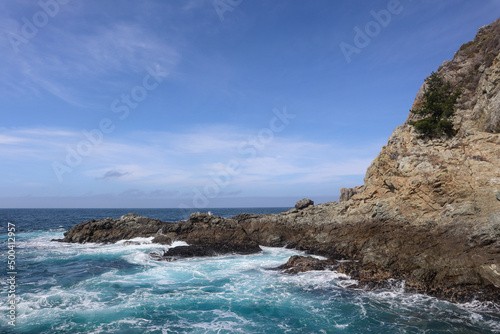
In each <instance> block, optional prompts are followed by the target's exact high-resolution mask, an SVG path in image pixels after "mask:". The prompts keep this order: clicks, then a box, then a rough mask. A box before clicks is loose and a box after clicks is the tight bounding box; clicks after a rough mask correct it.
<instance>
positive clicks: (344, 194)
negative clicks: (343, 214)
mask: <svg viewBox="0 0 500 334" xmlns="http://www.w3.org/2000/svg"><path fill="white" fill-rule="evenodd" d="M361 191H363V186H357V187H354V188H341V189H340V197H339V202H346V201H348V200H349V199H350V198H351V197H352V196H354V195H356V194H357V193H360V192H361Z"/></svg>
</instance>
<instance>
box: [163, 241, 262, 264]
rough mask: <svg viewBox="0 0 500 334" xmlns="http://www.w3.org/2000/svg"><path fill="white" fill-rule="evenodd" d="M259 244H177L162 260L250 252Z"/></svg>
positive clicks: (253, 251)
mask: <svg viewBox="0 0 500 334" xmlns="http://www.w3.org/2000/svg"><path fill="white" fill-rule="evenodd" d="M260 251H261V249H260V247H259V246H254V245H251V246H249V245H240V246H235V245H229V246H228V245H227V244H222V245H213V244H212V245H205V246H199V245H190V246H177V247H174V248H170V249H169V250H168V251H166V252H165V253H164V254H163V256H162V260H167V261H172V260H175V259H178V258H189V257H203V256H217V255H225V254H252V253H256V252H260Z"/></svg>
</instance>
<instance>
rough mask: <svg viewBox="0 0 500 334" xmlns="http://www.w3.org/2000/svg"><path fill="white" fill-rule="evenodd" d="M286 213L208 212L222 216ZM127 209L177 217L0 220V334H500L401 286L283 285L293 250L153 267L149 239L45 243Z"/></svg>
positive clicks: (492, 311) (13, 213) (86, 214)
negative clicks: (12, 228) (12, 237)
mask: <svg viewBox="0 0 500 334" xmlns="http://www.w3.org/2000/svg"><path fill="white" fill-rule="evenodd" d="M285 209H286V208H285ZM285 209H253V210H249V209H231V210H229V209H213V210H212V212H214V214H220V215H225V216H232V215H234V214H237V213H240V212H243V211H254V212H256V213H263V212H267V211H269V212H279V211H282V210H285ZM130 211H132V212H136V213H138V214H146V212H143V211H148V212H147V214H148V216H150V217H158V218H160V219H163V220H166V221H175V220H178V219H182V217H181V216H182V215H183V214H184V213H182V212H180V211H179V210H177V211H176V210H169V209H164V210H130V209H127V210H102V209H100V210H0V214H2V222H1V226H0V227H1V228H0V233H1V235H0V238H1V239H0V240H1V247H2V248H1V250H2V251H1V256H0V263H5V264H6V263H7V244H6V240H7V236H6V227H7V221H10V222H12V223H14V224H16V226H19V229H20V230H19V232H17V233H16V247H17V249H16V251H17V254H16V256H17V261H18V262H17V264H16V265H17V268H16V269H17V272H18V273H17V275H16V280H17V283H18V285H17V287H16V294H17V310H16V311H17V320H16V326H15V327H12V326H11V325H9V324H8V322H7V315H8V312H9V309H8V304H7V292H8V285H7V284H6V283H5V279H3V280H2V282H4V283H3V285H2V289H1V291H0V332H1V333H10V332H13V333H500V310H499V308H496V307H495V306H494V305H482V304H480V303H469V304H452V303H448V302H444V301H440V300H437V299H435V298H431V297H428V296H424V295H419V294H408V293H404V292H403V286H402V285H401V283H399V284H394V287H393V288H391V289H387V290H381V291H372V292H366V291H363V290H360V289H352V288H349V289H348V288H346V287H347V286H349V285H352V284H353V283H355V281H353V280H351V279H349V278H348V277H346V276H344V275H341V274H338V273H335V272H332V271H314V272H308V273H303V274H299V275H286V274H283V273H281V272H280V271H278V270H276V269H275V268H276V267H277V266H279V265H280V264H283V263H284V262H286V260H287V259H288V258H289V257H290V256H292V255H295V254H301V253H300V252H298V251H295V250H290V249H284V248H268V247H263V252H262V253H259V254H254V255H245V256H237V255H231V256H220V257H213V258H193V259H185V260H179V261H175V262H158V261H154V260H153V259H152V258H151V257H150V256H149V253H150V252H158V251H161V250H162V249H163V248H164V247H163V246H160V245H155V244H152V243H151V242H150V239H138V240H136V241H138V242H140V243H141V244H140V245H124V244H123V242H119V243H117V244H113V245H106V246H103V245H95V244H85V245H79V244H63V243H57V242H51V240H52V239H53V238H61V237H62V236H63V232H64V231H65V230H67V229H68V228H69V227H71V226H73V225H74V224H76V223H79V222H81V221H83V220H87V219H89V218H92V217H94V218H101V217H106V216H111V217H119V216H121V215H123V214H126V213H127V212H130ZM7 219H8V220H7ZM181 244H182V243H181V242H177V243H176V244H174V245H172V246H173V247H175V246H178V245H181ZM4 267H5V266H4ZM5 273H6V270H2V274H3V275H5Z"/></svg>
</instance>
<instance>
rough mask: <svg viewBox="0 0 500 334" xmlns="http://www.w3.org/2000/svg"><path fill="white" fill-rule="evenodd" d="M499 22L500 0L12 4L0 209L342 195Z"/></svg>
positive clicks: (285, 201)
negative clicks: (442, 72) (483, 30)
mask: <svg viewBox="0 0 500 334" xmlns="http://www.w3.org/2000/svg"><path fill="white" fill-rule="evenodd" d="M479 3H480V4H479ZM499 14H500V2H499V1H496V0H495V1H493V0H484V1H480V2H477V1H465V0H464V1H460V0H456V1H451V0H450V1H428V0H422V1H411V0H401V1H397V0H390V1H359V0H358V1H356V0H349V1H331V0H311V1H299V0H290V1H263V0H215V1H214V0H209V1H205V0H183V1H180V0H177V1H174V0H172V1H165V0H163V1H160V0H144V1H132V0H129V1H123V0H121V1H118V0H107V1H102V0H99V1H98V0H86V1H83V0H41V1H28V0H18V1H3V2H1V3H0V30H1V32H2V34H1V37H0V48H1V52H2V61H1V62H0V71H1V74H2V75H1V76H0V103H1V106H2V107H1V108H0V113H1V123H0V158H1V159H2V163H1V164H0V190H1V192H2V193H1V194H0V207H71V208H77V207H173V208H175V207H187V208H198V209H201V208H205V207H220V206H223V207H224V206H236V207H243V206H293V205H294V203H295V201H296V200H298V199H300V198H303V197H309V198H312V199H313V200H315V201H316V202H317V203H319V202H326V201H331V200H337V198H338V195H339V192H340V188H341V187H351V186H355V185H360V184H362V183H363V177H364V174H365V171H366V168H367V167H368V166H369V164H370V162H371V161H372V160H373V159H374V158H375V157H376V156H377V154H378V152H379V151H380V148H381V147H382V146H383V145H384V144H385V143H386V142H387V138H388V137H389V135H390V134H391V132H392V130H393V129H394V128H395V127H396V126H398V125H400V124H402V123H403V122H404V121H405V119H406V117H407V114H408V110H409V109H410V107H411V104H412V102H413V99H414V97H415V94H416V92H417V91H418V89H419V87H420V85H421V84H422V83H423V80H424V79H425V77H427V76H428V75H429V74H430V73H431V71H433V70H436V69H437V67H438V66H439V65H440V64H441V63H442V62H443V61H445V60H450V59H451V58H452V57H453V54H454V52H455V51H456V50H458V48H459V47H460V45H461V44H463V43H466V42H467V41H469V40H471V39H473V37H474V35H475V34H476V32H477V29H478V28H480V27H481V26H483V25H486V24H489V23H491V22H493V21H495V20H496V19H497V18H498V17H499ZM359 31H361V33H359Z"/></svg>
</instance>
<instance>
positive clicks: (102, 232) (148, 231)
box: [63, 213, 168, 243]
mask: <svg viewBox="0 0 500 334" xmlns="http://www.w3.org/2000/svg"><path fill="white" fill-rule="evenodd" d="M165 225H168V223H165V222H162V221H160V220H159V219H151V218H147V217H141V216H139V215H136V214H133V213H129V214H127V215H124V216H121V217H120V218H119V219H112V218H106V219H99V220H94V219H91V220H89V221H87V222H83V223H81V224H78V225H76V226H74V227H72V228H71V229H70V230H69V231H67V232H66V233H64V239H63V241H64V242H77V243H86V242H96V243H114V242H117V241H120V240H128V239H133V238H137V237H151V236H154V235H155V234H156V233H157V232H158V231H160V230H161V229H162V228H163V227H164V226H165Z"/></svg>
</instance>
